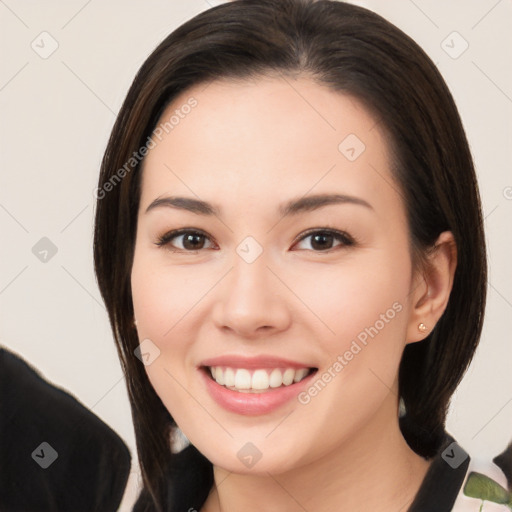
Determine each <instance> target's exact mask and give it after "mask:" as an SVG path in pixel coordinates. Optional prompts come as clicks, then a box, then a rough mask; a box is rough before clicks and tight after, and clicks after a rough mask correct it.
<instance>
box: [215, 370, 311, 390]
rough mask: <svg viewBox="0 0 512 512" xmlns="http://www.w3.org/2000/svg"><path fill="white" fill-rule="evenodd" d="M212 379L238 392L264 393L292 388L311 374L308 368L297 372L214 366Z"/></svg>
mask: <svg viewBox="0 0 512 512" xmlns="http://www.w3.org/2000/svg"><path fill="white" fill-rule="evenodd" d="M209 370H210V373H211V374H212V378H213V379H214V380H215V381H216V382H217V384H220V385H221V386H225V387H227V388H232V389H235V390H237V391H247V390H249V391H250V390H257V391H263V390H266V389H269V388H279V387H281V386H283V385H284V386H290V385H291V384H293V383H294V382H300V381H301V380H302V379H303V378H304V377H306V375H308V374H309V369H308V368H301V369H299V370H295V369H293V368H286V369H285V370H281V369H279V368H274V369H273V370H267V369H257V370H254V371H252V373H251V371H250V370H247V369H245V368H229V367H221V366H212V367H210V368H209Z"/></svg>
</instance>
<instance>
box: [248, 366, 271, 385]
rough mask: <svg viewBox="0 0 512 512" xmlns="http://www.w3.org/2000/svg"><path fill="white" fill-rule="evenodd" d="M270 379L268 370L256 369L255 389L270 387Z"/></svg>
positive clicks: (253, 379)
mask: <svg viewBox="0 0 512 512" xmlns="http://www.w3.org/2000/svg"><path fill="white" fill-rule="evenodd" d="M268 386H269V379H268V373H267V371H266V370H256V371H255V372H254V373H253V375H252V386H251V387H252V388H253V389H268Z"/></svg>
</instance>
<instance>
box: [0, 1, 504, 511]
mask: <svg viewBox="0 0 512 512" xmlns="http://www.w3.org/2000/svg"><path fill="white" fill-rule="evenodd" d="M218 3H221V2H218V1H217V2H213V1H211V0H210V1H208V2H207V1H205V0H195V1H186V2H185V1H177V0H174V1H169V0H161V1H158V0H150V1H144V2H143V1H142V0H140V1H121V0H102V1H99V0H89V1H84V0H73V1H71V0H68V1H66V2H58V1H56V0H47V1H45V2H40V1H35V0H23V1H22V0H0V26H1V28H0V38H1V39H0V49H1V56H0V59H1V60H0V62H1V63H2V65H1V69H0V119H1V125H0V130H1V131H0V144H1V146H0V150H1V160H0V165H1V176H2V185H1V188H0V226H1V234H2V252H1V265H0V311H1V319H0V344H2V345H5V346H6V347H8V348H9V349H10V350H12V351H14V352H16V353H18V354H20V355H21V356H22V357H23V358H25V359H26V360H27V361H28V362H30V363H31V364H33V365H34V366H36V367H37V368H38V369H40V371H41V372H42V374H43V375H44V376H45V377H46V378H47V379H48V380H49V381H50V382H53V383H54V384H56V385H58V386H62V387H64V388H65V389H67V390H68V391H69V392H71V393H72V394H73V395H74V396H75V397H77V398H78V399H79V400H80V401H81V402H82V403H83V404H84V405H86V406H87V407H89V408H90V409H91V410H92V411H93V412H94V413H95V414H96V415H98V416H99V417H100V418H101V419H102V420H104V421H105V422H106V423H107V424H109V425H110V426H111V427H112V428H113V429H115V430H116V431H117V432H118V433H119V435H120V436H121V437H122V438H123V439H124V440H125V441H126V443H127V445H128V446H129V448H130V450H131V452H132V454H133V458H134V461H133V462H134V466H133V475H132V476H133V478H131V480H130V489H131V491H130V492H131V494H130V492H129V493H128V494H130V496H127V497H126V499H125V502H124V504H123V507H122V510H129V509H130V508H129V507H130V505H131V501H132V500H133V498H134V496H135V494H136V489H135V486H136V484H137V482H136V479H135V476H134V475H136V474H137V464H136V460H135V458H136V456H135V440H134V434H133V428H132V423H131V414H130V409H129V403H128V398H127V394H126V389H125V383H124V378H123V374H122V371H121V368H120V365H119V362H118V359H117V354H116V351H115V347H114V343H113V339H112V335H111V331H110V326H109V323H108V319H107V314H106V310H105V308H104V306H103V303H102V301H101V298H100V294H99V291H98V288H97V285H96V282H95V278H94V273H93V260H92V230H93V212H94V198H93V190H94V188H95V186H96V182H97V177H98V169H99V164H100V160H101V157H102V153H103V151H104V149H105V145H106V142H107V138H108V136H109V133H110V130H111V128H112V126H113V123H114V120H115V116H116V113H117V111H118V109H119V108H120V106H121V103H122V101H123V99H124V96H125V94H126V92H127V89H128V87H129V85H130V83H131V81H132V79H133V77H134V75H135V73H136V71H137V70H138V68H139V67H140V65H141V64H142V62H143V61H144V60H145V58H146V57H147V56H148V55H149V53H150V52H151V51H152V50H153V49H154V48H155V46H156V45H157V43H159V42H160V41H161V40H162V39H163V38H164V37H165V36H166V35H167V34H168V33H170V32H171V31H172V30H173V29H174V28H176V27H177V26H178V25H180V24H181V23H183V22H184V21H185V20H187V19H189V18H191V17H192V16H194V15H195V14H197V13H199V12H200V11H203V10H205V9H207V8H209V6H213V5H217V4H218ZM354 3H357V4H359V5H363V6H365V7H369V8H370V9H372V10H374V11H376V12H378V13H379V14H381V15H383V16H384V17H385V18H387V19H388V20H390V21H391V22H393V23H395V24H396V25H397V26H398V27H400V28H401V29H402V30H404V31H405V32H406V33H408V34H409V35H411V36H412V37H413V38H414V39H415V40H416V41H417V42H418V43H419V44H420V45H421V46H422V47H423V48H424V49H425V50H426V52H427V53H428V54H429V55H430V56H431V58H432V59H433V61H434V62H435V63H436V64H437V66H438V67H439V69H440V71H441V73H442V74H443V76H444V77H445V79H446V81H447V83H448V85H449V87H450V88H451V90H452V92H453V95H454V97H455V99H456V102H457V105H458V107H459V109H460V112H461V115H462V118H463V121H464V123H465V127H466V130H467V135H468V138H469V141H470V144H471V148H472V151H473V155H474V158H475V162H476V166H477V170H478V176H479V180H480V186H481V193H482V198H483V205H484V215H485V218H486V221H485V222H486V230H487V237H488V253H489V264H490V284H489V290H488V291H489V299H488V309H487V315H486V321H485V328H484V333H483V337H482V341H481V344H480V347H479V349H478V353H477V356H476V359H475V360H474V362H473V363H472V365H471V368H470V370H469V371H468V373H467V375H466V377H465V378H464V381H463V382H462V384H461V385H460V387H459V389H458V391H457V393H456V395H455V396H454V399H453V403H452V407H451V410H450V414H449V418H448V425H447V428H448V431H449V432H450V433H452V435H454V437H455V438H456V439H457V440H458V442H459V443H460V444H461V445H462V446H463V447H464V448H465V449H466V450H467V451H469V453H471V454H472V455H473V456H475V455H476V456H478V457H482V458H492V457H493V456H494V455H496V454H497V453H499V452H500V451H501V450H503V448H504V447H505V446H506V445H507V444H508V442H509V441H510V440H511V439H512V365H511V361H512V345H511V337H510V318H511V315H512V279H511V276H510V268H509V262H510V261H511V260H512V242H511V230H510V225H511V222H510V221H511V218H512V215H511V214H512V175H511V172H510V169H511V164H512V151H511V146H512V137H511V125H512V122H511V119H512V116H511V114H512V69H511V65H510V62H511V60H510V49H511V48H512V30H511V29H512V1H511V0H500V1H497V0H472V1H467V0H456V1H450V2H446V1H442V0H435V1H434V0H430V1H429V0H414V1H413V0H392V1H383V0H381V1H378V0H366V1H357V2H354ZM44 31H46V32H48V33H49V34H50V35H41V33H42V32H44ZM454 31H456V32H457V33H458V34H459V35H457V34H453V32H454ZM54 41H55V42H54ZM465 42H467V44H468V45H469V46H468V48H467V50H466V51H464V52H463V53H462V54H460V55H458V54H459V53H460V52H461V50H463V49H464V47H465V45H466V43H465ZM52 44H53V45H55V44H58V48H57V49H56V50H55V51H54V53H52V54H51V55H49V56H48V55H46V53H49V52H50V50H51V49H52ZM31 45H32V46H31ZM33 47H34V48H33ZM36 50H37V51H36ZM38 52H39V53H38ZM43 57H46V58H43ZM454 57H457V58H454ZM42 237H48V238H49V239H50V240H51V241H52V242H53V244H55V246H56V247H57V249H58V252H57V253H56V254H55V255H54V256H53V257H51V258H49V257H48V261H47V262H42V261H40V259H38V258H37V257H36V256H35V255H34V254H33V252H32V248H33V247H34V245H35V244H36V243H37V242H38V241H39V240H40V239H41V238H42ZM40 256H41V257H42V256H43V255H40ZM26 406H27V407H30V404H26ZM27 456H30V454H27Z"/></svg>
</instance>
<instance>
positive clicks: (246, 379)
mask: <svg viewBox="0 0 512 512" xmlns="http://www.w3.org/2000/svg"><path fill="white" fill-rule="evenodd" d="M235 388H236V389H251V374H250V373H249V371H248V370H237V371H236V373H235Z"/></svg>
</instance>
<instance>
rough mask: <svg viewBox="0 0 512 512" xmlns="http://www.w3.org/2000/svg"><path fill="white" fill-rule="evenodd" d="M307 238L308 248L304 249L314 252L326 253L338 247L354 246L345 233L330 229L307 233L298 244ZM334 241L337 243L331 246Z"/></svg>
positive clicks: (351, 239) (350, 238) (352, 240)
mask: <svg viewBox="0 0 512 512" xmlns="http://www.w3.org/2000/svg"><path fill="white" fill-rule="evenodd" d="M308 238H311V242H310V248H308V247H306V249H311V250H313V251H314V252H327V251H329V250H331V249H333V248H335V247H338V246H342V247H347V246H352V245H354V244H355V241H354V239H353V238H352V237H351V236H350V235H348V234H347V233H344V232H342V231H335V230H331V229H328V230H318V229H317V230H315V231H309V232H308V233H307V234H306V235H304V236H303V237H302V238H301V239H300V240H299V242H303V241H304V240H306V239H308ZM335 241H338V242H339V243H338V244H337V245H333V244H334V242H335Z"/></svg>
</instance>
